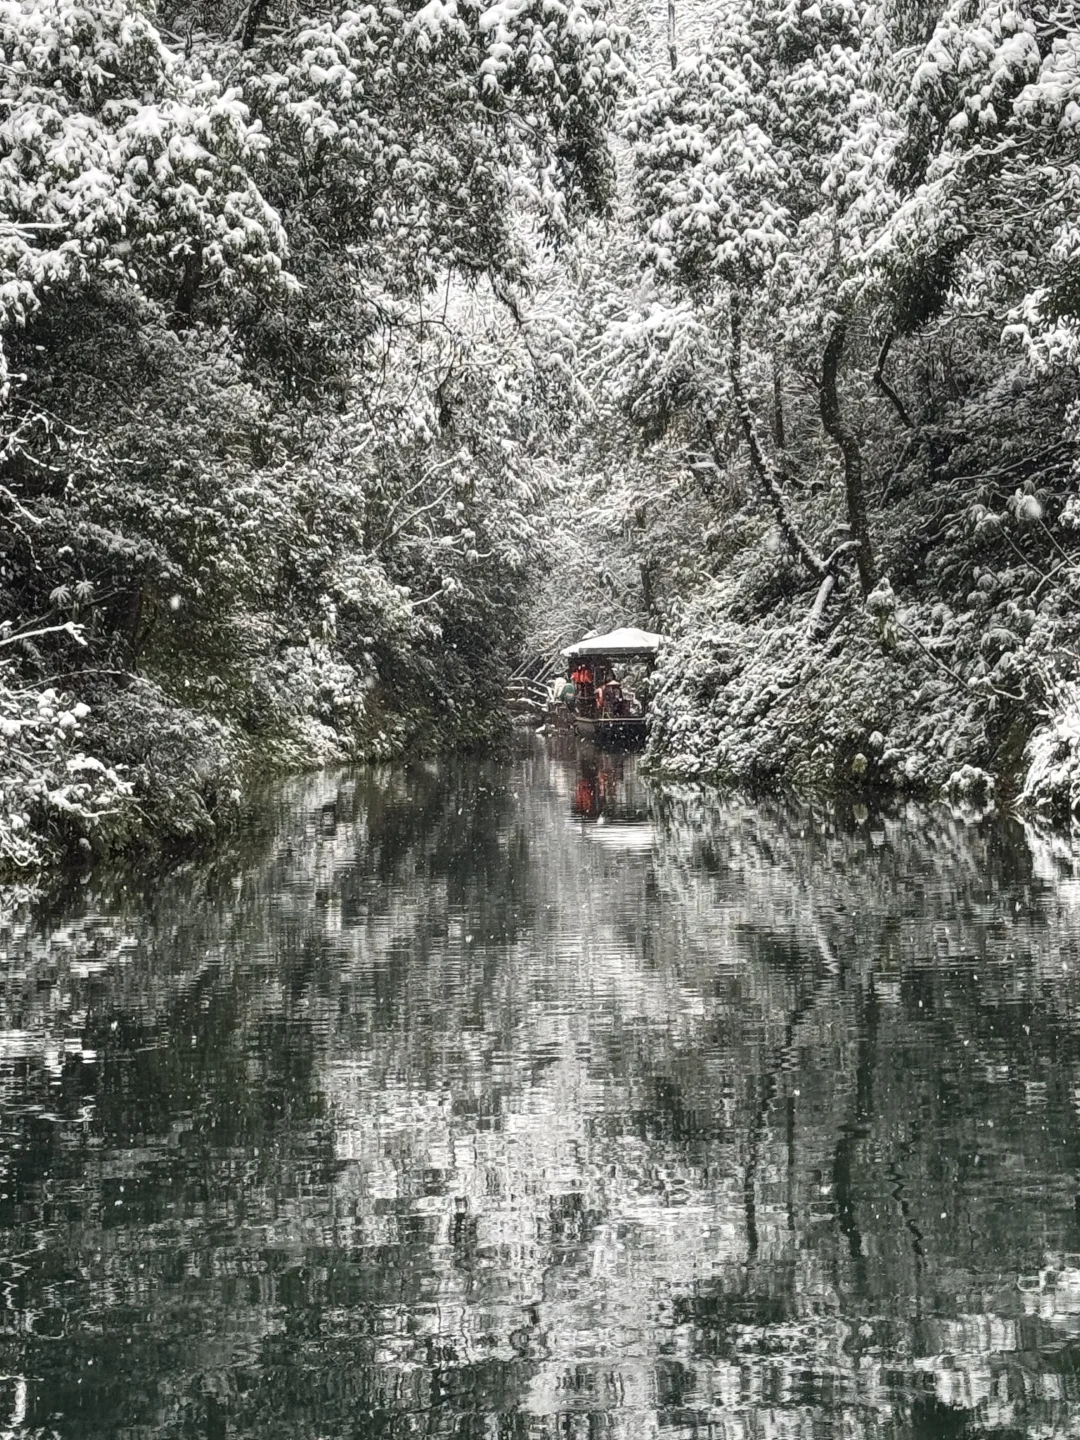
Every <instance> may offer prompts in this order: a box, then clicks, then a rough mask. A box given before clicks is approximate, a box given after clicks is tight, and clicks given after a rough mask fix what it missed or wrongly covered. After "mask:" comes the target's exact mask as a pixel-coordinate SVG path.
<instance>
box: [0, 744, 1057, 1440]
mask: <svg viewBox="0 0 1080 1440" xmlns="http://www.w3.org/2000/svg"><path fill="white" fill-rule="evenodd" d="M1077 859H1078V856H1077V853H1076V852H1074V850H1073V849H1072V847H1071V846H1070V844H1069V843H1068V841H1067V839H1062V838H1057V839H1055V838H1054V837H1052V836H1048V835H1045V834H1041V833H1039V832H1036V831H1034V830H1032V829H1030V828H1025V827H1023V826H1021V825H1020V824H1019V823H1017V822H1015V821H1011V820H996V821H985V820H984V821H976V820H974V819H973V818H972V817H970V816H967V817H965V816H960V815H957V814H954V813H952V812H951V811H949V810H948V809H946V808H929V809H928V808H921V807H917V806H914V805H912V806H901V807H899V808H898V809H896V810H894V811H893V812H891V813H889V814H868V813H867V812H866V811H865V810H862V809H861V808H858V807H856V808H855V809H852V808H851V807H847V808H845V807H844V806H842V805H838V806H834V807H830V806H828V805H825V804H819V805H812V804H808V803H806V804H804V803H797V802H794V801H791V800H778V799H771V800H762V801H758V802H752V801H750V800H747V799H745V798H739V799H736V798H724V797H721V796H716V795H710V794H709V793H708V792H703V791H696V790H682V791H674V792H672V791H661V790H651V789H650V788H649V787H648V786H647V785H646V783H645V782H644V781H643V780H642V778H641V777H640V776H639V775H638V773H637V770H636V768H635V762H634V760H633V759H632V758H630V757H627V758H617V757H607V758H604V757H601V756H597V755H591V756H589V755H584V756H579V755H578V754H577V753H576V752H575V751H573V750H570V751H568V752H565V753H562V754H559V753H555V752H553V751H550V750H548V749H545V747H544V744H543V742H542V741H540V740H537V741H536V742H535V743H529V742H523V748H522V750H521V752H520V753H519V754H518V755H517V756H516V757H515V758H513V759H512V760H509V761H498V760H488V761H484V762H474V761H458V762H451V763H439V764H434V763H433V764H429V765H428V764H424V765H415V766H411V767H401V768H392V767H387V768H376V769H370V770H364V771H360V772H349V773H329V774H321V775H316V776H311V777H305V778H303V779H300V780H297V781H293V782H290V783H289V784H288V785H286V786H284V787H281V788H280V789H278V790H277V791H275V792H274V793H273V794H272V795H271V796H269V797H268V798H267V800H266V802H265V804H264V805H263V806H261V808H260V811H259V814H258V816H257V817H256V819H255V820H254V821H253V824H252V827H251V830H250V833H247V834H245V836H243V837H242V838H241V839H239V840H238V841H237V842H236V843H235V844H234V845H233V846H231V847H229V848H228V849H226V850H224V851H223V852H222V853H220V854H219V855H217V856H216V857H215V859H214V860H213V862H212V863H210V864H200V865H189V866H185V867H181V868H179V869H177V870H174V871H173V872H172V873H170V874H168V875H166V876H164V877H160V876H158V877H155V878H153V879H146V878H140V877H139V876H138V875H137V874H135V873H127V874H119V875H117V874H112V875H105V876H101V875H98V876H94V877H91V878H90V879H88V880H85V883H73V884H72V886H71V889H70V891H69V892H68V893H67V894H65V895H64V896H62V897H59V898H57V899H55V900H53V901H52V902H51V903H50V904H49V905H48V906H41V907H39V908H38V909H37V910H36V911H34V912H33V913H31V914H27V913H24V912H18V913H15V914H12V915H9V916H7V917H6V918H5V919H4V920H3V928H2V929H0V952H2V955H3V963H2V965H0V1227H2V1235H0V1238H2V1256H0V1297H2V1301H3V1303H2V1306H0V1351H2V1354H0V1437H5V1440H11V1437H23V1436H25V1437H30V1436H33V1437H38V1440H45V1437H54V1436H55V1437H60V1440H83V1437H109V1440H135V1437H139V1440H144V1437H145V1440H150V1437H153V1440H164V1437H168V1440H173V1437H176V1440H180V1437H185V1440H186V1437H204V1440H226V1437H230V1440H236V1437H245V1440H246V1437H259V1440H279V1437H280V1440H286V1437H287V1440H338V1437H350V1440H391V1437H392V1440H399V1437H402V1440H404V1437H410V1440H411V1437H434V1436H439V1437H454V1440H481V1437H483V1440H555V1437H572V1440H606V1437H612V1440H652V1437H670V1440H690V1437H695V1440H697V1437H705V1436H708V1437H711V1440H750V1437H753V1440H772V1437H777V1440H781V1437H783V1440H788V1437H800V1440H810V1437H814V1440H817V1437H828V1440H856V1437H864V1436H865V1437H886V1436H888V1437H912V1440H914V1437H975V1436H983V1435H987V1436H990V1435H996V1436H1002V1437H1015V1436H1018V1435H1039V1436H1057V1435H1065V1434H1075V1433H1076V1431H1077V1428H1078V1427H1080V1255H1078V1254H1077V1253H1076V1252H1080V1211H1078V1189H1080V1178H1078V1167H1080V1123H1078V1110H1080V1023H1078V1021H1080V878H1078V876H1080V868H1078V864H1077Z"/></svg>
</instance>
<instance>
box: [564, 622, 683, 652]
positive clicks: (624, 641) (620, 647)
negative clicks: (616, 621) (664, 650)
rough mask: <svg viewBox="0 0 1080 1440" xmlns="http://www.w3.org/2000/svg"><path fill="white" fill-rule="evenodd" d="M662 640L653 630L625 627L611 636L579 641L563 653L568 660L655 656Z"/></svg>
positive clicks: (613, 632) (593, 637)
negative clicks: (595, 656) (584, 657)
mask: <svg viewBox="0 0 1080 1440" xmlns="http://www.w3.org/2000/svg"><path fill="white" fill-rule="evenodd" d="M661 639H662V637H661V636H660V635H656V634H654V633H653V631H651V630H638V629H635V627H634V626H633V625H624V626H623V627H622V629H621V630H612V632H611V634H610V635H593V636H590V637H589V639H588V640H579V641H578V642H577V643H576V644H575V645H568V646H567V647H566V649H565V650H564V651H563V652H562V653H563V654H564V655H565V656H566V657H567V658H568V659H569V658H570V657H571V656H573V655H611V656H623V657H625V656H628V655H642V656H647V655H655V654H656V652H657V650H658V649H659V648H660V641H661Z"/></svg>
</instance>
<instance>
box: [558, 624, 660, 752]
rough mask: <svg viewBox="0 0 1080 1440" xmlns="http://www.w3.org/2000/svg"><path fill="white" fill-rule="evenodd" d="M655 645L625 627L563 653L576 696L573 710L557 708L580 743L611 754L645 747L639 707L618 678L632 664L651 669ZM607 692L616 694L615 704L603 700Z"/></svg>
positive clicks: (655, 639)
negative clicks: (562, 713)
mask: <svg viewBox="0 0 1080 1440" xmlns="http://www.w3.org/2000/svg"><path fill="white" fill-rule="evenodd" d="M660 640H661V637H660V636H659V635H656V634H654V633H653V632H652V631H650V630H638V629H636V628H635V627H633V626H624V627H622V628H621V629H619V630H612V631H611V632H610V633H609V634H607V635H592V636H586V637H585V638H584V639H583V640H578V641H577V642H576V643H575V644H573V645H568V646H567V647H566V649H565V650H563V651H562V656H563V659H564V660H565V661H566V673H567V679H568V681H569V682H572V683H574V684H575V686H576V690H577V695H576V697H574V700H573V705H572V706H566V705H564V706H563V707H562V708H563V711H564V713H565V714H566V716H567V717H568V718H569V720H570V721H571V723H572V724H573V726H574V729H575V730H576V731H577V733H578V734H579V735H580V736H581V737H582V738H583V739H586V740H590V741H591V742H592V743H593V744H594V745H599V746H601V747H610V748H613V749H614V748H618V749H633V748H637V747H639V746H641V745H643V744H644V743H645V726H646V718H645V709H644V706H643V705H642V704H640V702H639V701H638V699H637V697H636V696H634V695H633V694H632V693H624V692H623V690H622V688H621V681H620V676H619V673H618V672H619V671H620V670H622V669H623V668H624V667H625V666H627V665H632V664H635V663H643V664H645V665H649V666H651V665H652V663H653V662H654V661H655V659H656V653H657V650H658V649H659V648H660ZM584 677H588V678H587V679H586V678H584ZM613 682H614V683H613ZM609 686H610V687H611V688H610V689H609V688H608V687H609ZM605 690H607V697H605V696H604V691H605ZM612 691H615V692H617V699H616V700H614V701H612V700H611V699H610V698H608V697H610V696H611V694H612ZM598 697H599V698H598Z"/></svg>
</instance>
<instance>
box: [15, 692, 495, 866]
mask: <svg viewBox="0 0 1080 1440" xmlns="http://www.w3.org/2000/svg"><path fill="white" fill-rule="evenodd" d="M497 690H498V686H497V683H496V682H495V681H493V680H489V681H488V682H487V683H486V684H485V685H483V686H479V685H478V686H475V687H473V689H472V691H471V692H470V693H469V695H468V696H467V697H462V696H460V695H451V694H445V695H444V694H442V693H441V692H436V693H435V694H434V695H433V697H432V698H431V699H430V700H429V701H428V702H427V703H420V702H419V701H418V700H416V699H412V700H409V699H407V698H404V697H401V696H398V697H397V702H398V703H397V706H396V708H392V703H393V698H394V697H392V696H390V695H388V694H386V693H382V694H380V692H379V690H378V689H375V690H374V691H369V692H368V694H367V695H366V697H364V698H365V703H364V704H363V705H358V706H354V707H352V709H351V712H350V713H349V714H348V715H347V716H346V717H344V718H341V717H339V718H338V719H337V723H335V722H334V718H333V717H331V716H324V717H322V718H320V717H319V715H318V714H317V713H312V711H311V709H309V708H305V707H303V706H297V707H296V708H295V709H294V710H293V711H292V712H288V711H284V710H282V709H281V708H280V707H279V708H278V709H277V710H276V711H275V712H274V713H273V715H272V717H271V718H272V720H273V722H274V723H273V724H272V725H266V724H264V725H263V726H258V727H256V726H252V725H250V724H248V725H245V724H243V723H241V721H240V720H238V718H237V717H236V715H235V714H230V713H229V709H228V707H227V706H223V707H222V710H221V711H220V712H219V713H214V712H213V711H211V710H206V709H194V708H191V707H187V706H184V705H182V704H181V703H180V702H179V701H178V700H177V699H176V698H175V697H172V696H170V695H169V694H168V692H167V691H165V690H164V689H163V688H162V687H161V686H159V685H156V684H154V683H153V682H151V681H149V680H146V679H144V678H142V677H139V676H135V675H122V676H119V677H114V678H111V679H110V680H109V682H108V683H107V684H101V683H99V684H97V685H94V684H93V683H92V682H88V681H87V680H86V679H85V678H84V679H83V683H82V684H81V685H80V686H79V690H78V693H79V695H80V696H81V697H85V698H79V699H76V698H75V696H74V694H72V693H71V692H70V691H65V690H62V689H60V688H56V687H51V688H50V687H47V688H44V689H40V690H36V689H33V688H32V687H27V688H24V689H22V690H21V691H18V692H16V691H13V690H11V689H9V690H7V691H6V692H5V693H4V694H3V695H2V696H0V699H2V700H3V701H4V702H5V703H4V704H3V706H2V707H0V721H2V723H3V725H4V735H5V738H6V740H7V748H8V755H7V770H8V774H7V776H6V777H5V782H4V784H3V787H2V789H0V884H3V883H4V882H7V883H15V884H16V885H17V888H18V889H19V890H20V892H22V891H27V892H28V890H29V889H30V888H33V877H34V875H35V874H38V873H42V874H44V873H48V872H49V871H50V870H55V869H56V868H57V867H63V866H71V865H81V864H85V863H87V862H89V861H100V860H105V859H108V858H112V859H124V858H131V857H135V856H138V857H140V858H143V859H145V858H146V857H147V856H148V855H151V856H155V857H156V856H160V857H167V856H170V855H173V856H179V855H184V854H192V853H202V852H205V851H207V850H208V849H210V848H211V847H213V846H215V845H217V844H219V843H220V842H221V841H222V840H223V839H225V838H226V837H227V836H228V835H230V834H231V833H232V832H233V831H235V829H236V828H237V826H238V825H239V824H240V823H241V821H242V819H243V816H244V814H245V811H246V800H247V797H248V796H249V794H250V793H251V791H252V790H253V788H257V787H258V786H259V785H261V784H262V783H263V782H264V781H265V780H267V779H268V778H271V777H275V776H280V777H285V776H288V775H290V774H299V773H302V772H304V771H308V770H316V769H320V768H323V767H326V766H332V765H341V764H349V763H364V762H376V761H391V760H397V759H401V758H402V757H404V756H405V755H413V756H417V757H420V756H423V755H432V754H439V753H448V752H452V751H462V752H467V751H470V750H474V749H477V748H479V747H492V746H495V745H497V744H498V742H499V741H500V740H503V739H505V736H506V734H507V733H508V730H509V722H508V720H507V719H506V717H505V716H504V715H503V713H502V710H501V709H500V707H499V706H498V705H497V704H496V703H495V695H496V693H497ZM348 722H351V723H348Z"/></svg>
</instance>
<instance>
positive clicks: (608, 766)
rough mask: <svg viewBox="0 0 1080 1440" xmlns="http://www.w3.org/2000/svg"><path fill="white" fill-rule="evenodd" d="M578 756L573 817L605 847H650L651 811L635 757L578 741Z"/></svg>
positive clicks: (572, 803)
mask: <svg viewBox="0 0 1080 1440" xmlns="http://www.w3.org/2000/svg"><path fill="white" fill-rule="evenodd" d="M575 759H576V762H577V778H576V781H575V784H574V789H573V793H572V795H571V800H570V813H571V815H572V816H573V817H574V819H575V820H579V821H581V822H582V825H583V826H585V827H588V828H589V831H590V833H591V834H592V836H593V838H594V839H595V840H596V841H597V842H598V843H600V844H602V845H603V846H604V847H605V849H626V850H647V849H649V848H650V847H651V846H652V843H653V839H654V828H653V823H652V811H651V808H650V804H649V794H648V791H647V789H646V788H645V786H644V784H643V783H642V781H641V778H640V776H639V775H638V771H637V765H636V763H635V761H634V759H633V757H632V756H628V755H627V754H625V753H621V752H619V751H617V750H606V749H599V748H597V747H596V746H594V745H588V744H582V743H580V742H579V743H578V745H577V747H576V755H575ZM593 827H595V829H594V828H593Z"/></svg>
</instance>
